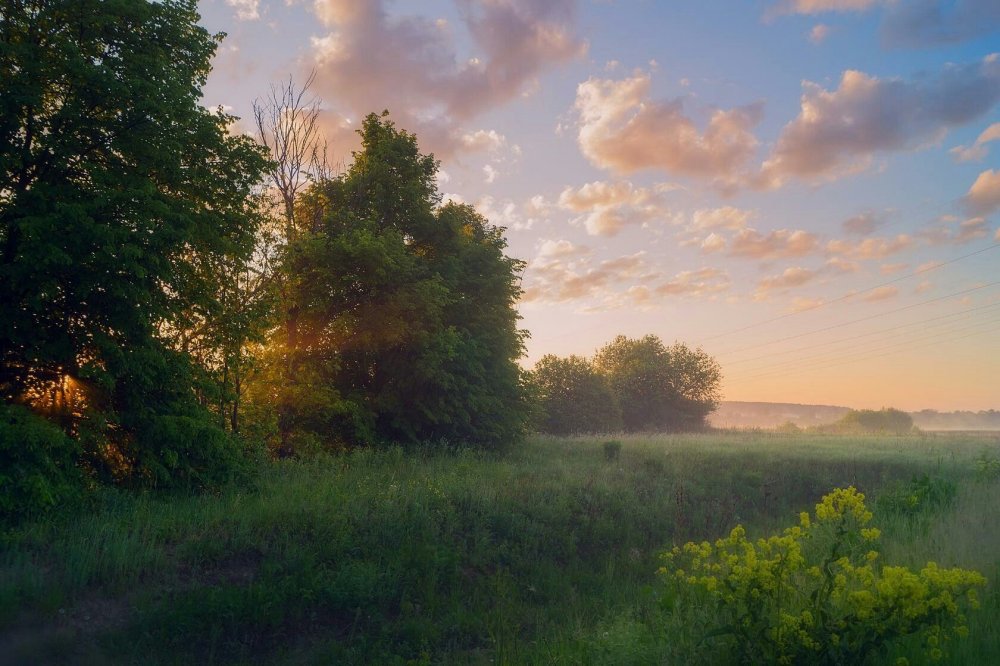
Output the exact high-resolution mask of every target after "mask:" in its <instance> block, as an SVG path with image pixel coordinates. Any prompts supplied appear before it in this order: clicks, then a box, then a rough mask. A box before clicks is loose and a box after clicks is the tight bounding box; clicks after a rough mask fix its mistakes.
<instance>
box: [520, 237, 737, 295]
mask: <svg viewBox="0 0 1000 666" xmlns="http://www.w3.org/2000/svg"><path fill="white" fill-rule="evenodd" d="M525 281H526V287H525V293H524V296H522V300H523V301H525V302H540V303H564V302H569V301H587V302H589V303H590V305H589V306H588V309H590V310H595V309H598V310H599V309H608V308H617V307H622V306H624V305H629V304H631V305H641V306H645V307H649V306H653V305H655V304H656V303H657V302H658V301H659V300H660V299H662V298H669V297H691V298H694V297H703V296H708V297H710V296H713V295H715V294H718V293H721V292H724V291H727V290H728V289H729V288H730V286H731V280H730V278H729V275H728V273H726V272H725V271H724V270H721V269H717V268H710V267H703V268H699V269H697V270H687V271H680V272H678V273H676V274H675V275H673V276H665V275H663V274H662V273H661V272H660V271H658V270H656V269H655V268H654V267H652V266H651V265H650V261H649V258H648V256H647V255H646V253H645V252H636V253H634V254H627V255H623V256H620V257H615V258H612V259H605V260H602V261H599V262H596V263H595V262H594V260H593V258H592V257H591V252H590V250H589V249H587V248H586V247H585V246H578V245H573V244H572V243H570V242H569V241H562V240H561V241H544V242H543V243H541V244H540V246H539V251H538V254H537V256H536V258H535V259H534V260H533V261H532V262H531V263H530V266H529V268H528V270H527V271H526V273H525Z"/></svg>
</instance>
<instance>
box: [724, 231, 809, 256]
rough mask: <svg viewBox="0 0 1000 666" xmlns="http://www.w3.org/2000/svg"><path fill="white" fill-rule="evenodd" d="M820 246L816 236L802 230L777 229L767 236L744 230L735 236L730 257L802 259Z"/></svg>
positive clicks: (730, 247)
mask: <svg viewBox="0 0 1000 666" xmlns="http://www.w3.org/2000/svg"><path fill="white" fill-rule="evenodd" d="M818 246H819V239H818V238H817V237H816V235H815V234H813V233H810V232H808V231H803V230H801V229H795V230H792V229H776V230H774V231H769V232H767V233H766V234H765V233H761V232H759V231H757V230H756V229H742V230H740V231H739V232H737V233H736V234H735V235H734V236H733V238H732V242H731V243H730V245H729V255H730V256H733V257H743V258H747V259H760V260H770V259H779V258H782V257H802V256H804V255H807V254H809V253H811V252H813V251H814V250H816V248H817V247H818Z"/></svg>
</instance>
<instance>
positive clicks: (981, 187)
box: [965, 169, 1000, 215]
mask: <svg viewBox="0 0 1000 666" xmlns="http://www.w3.org/2000/svg"><path fill="white" fill-rule="evenodd" d="M965 206H966V208H968V209H969V211H971V212H972V213H973V214H977V215H989V214H990V213H992V212H994V211H996V210H997V209H1000V170H998V171H994V170H993V169H988V170H986V171H983V172H982V173H981V174H979V177H978V178H976V182H974V183H973V184H972V187H970V188H969V191H968V192H967V193H966V195H965Z"/></svg>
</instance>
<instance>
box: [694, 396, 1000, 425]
mask: <svg viewBox="0 0 1000 666" xmlns="http://www.w3.org/2000/svg"><path fill="white" fill-rule="evenodd" d="M848 411H850V408H849V407H838V406H835V405H799V404H795V403H789V402H739V401H728V402H723V403H721V404H720V405H719V409H717V410H716V411H715V412H713V413H712V414H711V415H710V416H709V418H708V421H709V423H710V424H711V425H712V426H713V427H716V428H774V427H777V426H780V425H782V424H784V423H788V422H789V421H791V422H792V423H794V424H795V425H797V426H799V427H802V428H805V427H808V426H815V425H823V424H827V423H833V422H834V421H837V420H839V419H840V418H841V417H843V416H844V414H846V413H847V412H848ZM910 416H912V417H913V423H914V425H916V426H917V427H918V428H920V429H921V430H1000V411H998V410H995V409H991V410H987V411H980V412H968V411H965V412H938V411H935V410H933V409H924V410H922V411H919V412H910Z"/></svg>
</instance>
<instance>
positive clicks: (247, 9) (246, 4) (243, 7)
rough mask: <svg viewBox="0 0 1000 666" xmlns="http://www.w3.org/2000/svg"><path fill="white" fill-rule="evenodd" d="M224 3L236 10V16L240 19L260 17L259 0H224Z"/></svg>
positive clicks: (254, 19) (246, 19)
mask: <svg viewBox="0 0 1000 666" xmlns="http://www.w3.org/2000/svg"><path fill="white" fill-rule="evenodd" d="M226 4H227V5H229V6H230V7H232V8H234V9H235V10H236V18H237V19H238V20H240V21H256V20H257V19H259V18H260V0H226Z"/></svg>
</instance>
